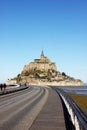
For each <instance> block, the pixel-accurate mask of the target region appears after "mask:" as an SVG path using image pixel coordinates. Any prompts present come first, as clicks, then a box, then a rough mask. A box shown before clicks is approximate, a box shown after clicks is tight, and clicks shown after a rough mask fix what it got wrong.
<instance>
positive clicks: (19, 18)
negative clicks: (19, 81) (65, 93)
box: [0, 0, 87, 83]
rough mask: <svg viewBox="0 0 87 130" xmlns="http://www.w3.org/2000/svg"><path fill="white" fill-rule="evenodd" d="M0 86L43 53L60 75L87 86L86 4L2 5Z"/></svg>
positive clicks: (48, 0) (20, 1)
mask: <svg viewBox="0 0 87 130" xmlns="http://www.w3.org/2000/svg"><path fill="white" fill-rule="evenodd" d="M0 25H1V26H0V36H1V37H0V43H1V44H0V48H1V50H0V54H1V55H0V83H1V82H6V80H7V79H10V78H13V77H15V76H17V74H19V73H21V71H22V69H23V67H24V65H26V64H28V63H30V62H31V61H32V59H35V58H38V57H39V56H40V54H41V50H42V49H44V54H45V55H46V56H47V57H48V58H50V59H51V61H53V62H55V63H56V66H57V69H58V70H59V71H60V72H65V73H66V74H67V75H69V76H71V77H74V78H75V79H81V80H82V81H83V82H85V83H87V59H86V57H87V1H85V0H73V1H70V0H66V1H65V0H62V1H57V0H43V1H41V0H33V1H29V0H25V1H24V0H15V1H11V0H3V1H0Z"/></svg>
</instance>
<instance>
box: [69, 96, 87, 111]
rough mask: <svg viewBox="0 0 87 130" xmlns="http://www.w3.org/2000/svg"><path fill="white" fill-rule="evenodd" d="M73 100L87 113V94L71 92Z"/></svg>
mask: <svg viewBox="0 0 87 130" xmlns="http://www.w3.org/2000/svg"><path fill="white" fill-rule="evenodd" d="M70 96H71V97H72V98H73V100H74V101H75V102H76V103H77V104H78V105H79V106H80V108H81V109H82V110H83V111H84V112H86V113H87V96H83V95H76V94H70Z"/></svg>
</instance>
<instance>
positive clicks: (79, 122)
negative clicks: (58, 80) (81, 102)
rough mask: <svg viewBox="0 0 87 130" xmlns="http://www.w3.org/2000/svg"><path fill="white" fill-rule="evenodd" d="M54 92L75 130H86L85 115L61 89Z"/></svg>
mask: <svg viewBox="0 0 87 130" xmlns="http://www.w3.org/2000/svg"><path fill="white" fill-rule="evenodd" d="M56 91H57V93H58V94H59V95H60V96H61V98H62V100H63V102H64V104H65V106H66V108H67V111H68V113H69V115H70V118H71V121H72V124H73V126H74V127H75V130H87V114H86V113H84V112H83V111H82V110H81V108H80V107H79V106H78V105H77V104H76V103H75V102H74V100H73V99H72V98H71V97H70V96H69V95H67V94H66V93H65V92H64V91H63V90H62V89H59V88H56Z"/></svg>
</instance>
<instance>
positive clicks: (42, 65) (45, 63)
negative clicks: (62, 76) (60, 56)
mask: <svg viewBox="0 0 87 130" xmlns="http://www.w3.org/2000/svg"><path fill="white" fill-rule="evenodd" d="M31 69H32V70H34V69H36V70H41V71H48V70H55V71H57V67H56V65H55V63H54V62H51V61H50V59H49V58H48V57H46V56H44V52H43V50H42V52H41V56H40V59H35V60H34V62H31V63H29V64H28V65H25V66H24V69H23V72H22V73H25V72H26V71H29V70H31Z"/></svg>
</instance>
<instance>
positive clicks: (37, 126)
mask: <svg viewBox="0 0 87 130" xmlns="http://www.w3.org/2000/svg"><path fill="white" fill-rule="evenodd" d="M30 130H66V127H65V120H64V114H63V107H62V103H61V100H60V98H59V96H58V94H57V93H56V92H55V91H54V90H52V89H49V97H48V100H47V102H46V104H45V106H44V107H43V109H42V111H41V112H40V114H39V115H38V117H37V118H36V120H35V121H34V123H33V125H32V126H31V128H30Z"/></svg>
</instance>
